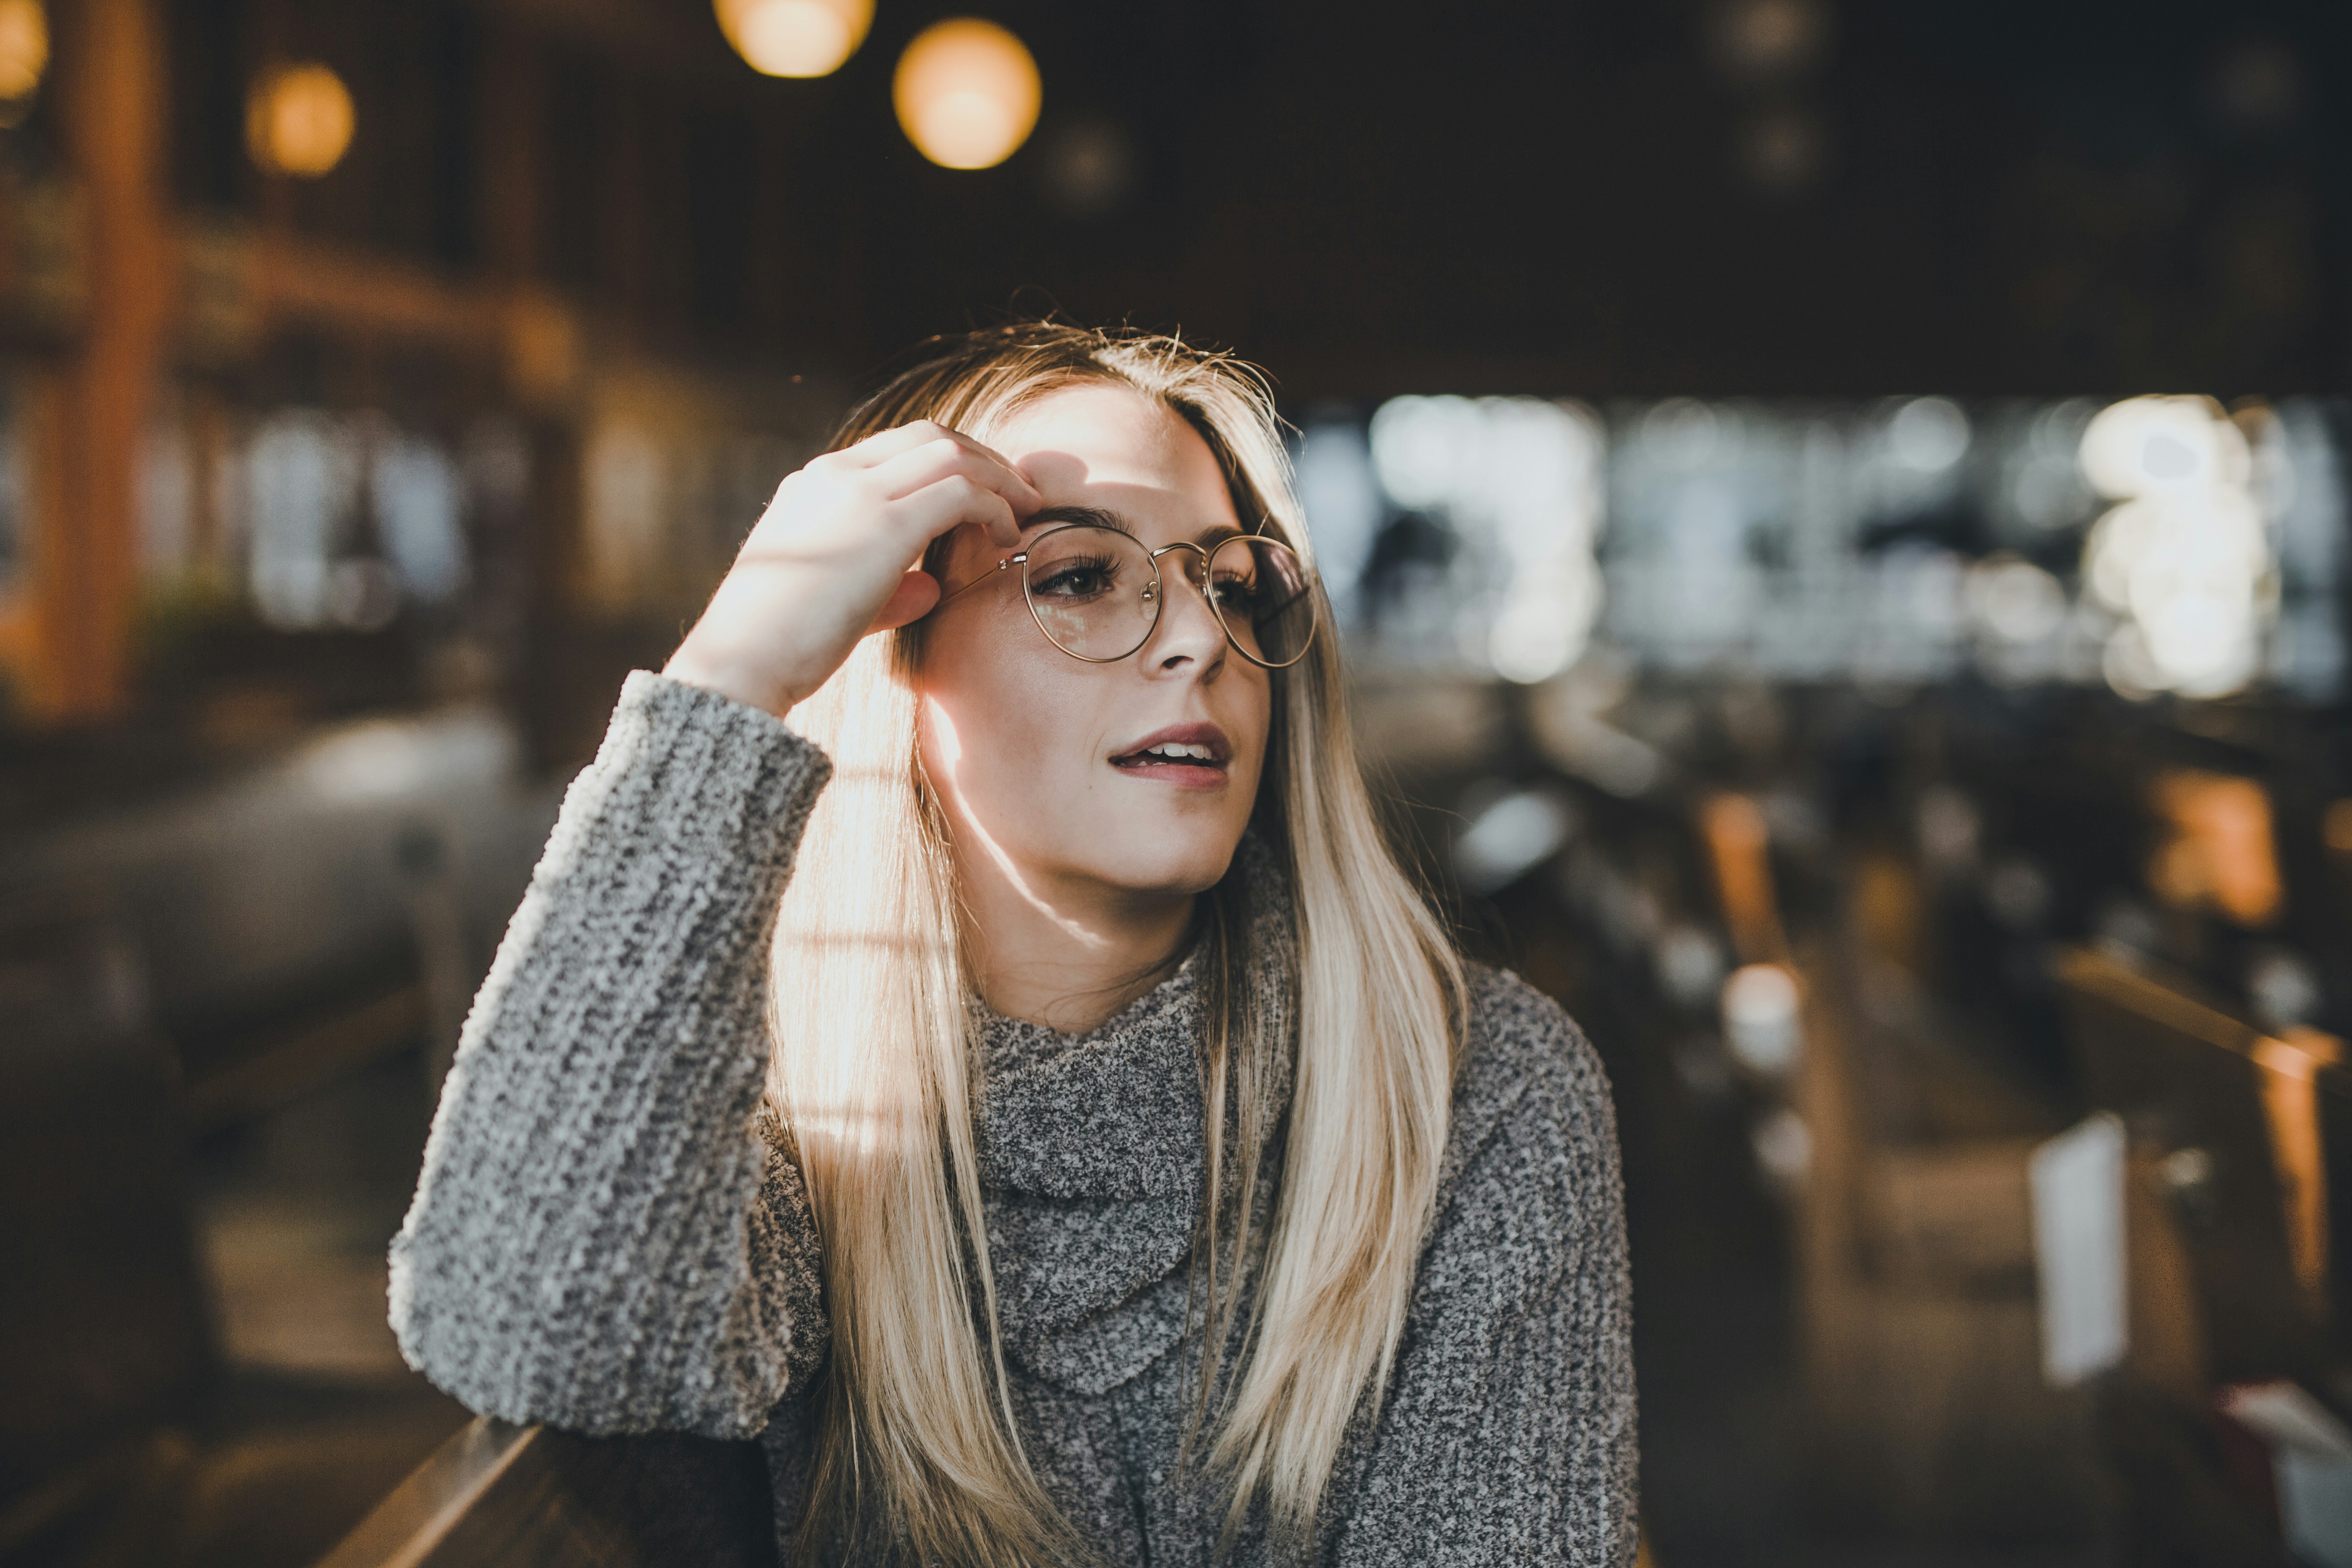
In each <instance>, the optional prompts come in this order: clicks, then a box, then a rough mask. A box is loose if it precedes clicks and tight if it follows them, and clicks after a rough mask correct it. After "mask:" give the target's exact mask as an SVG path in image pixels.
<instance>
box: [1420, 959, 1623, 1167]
mask: <svg viewBox="0 0 2352 1568" xmlns="http://www.w3.org/2000/svg"><path fill="white" fill-rule="evenodd" d="M1464 969H1465V976H1464V977H1465V981H1466V982H1467V984H1466V986H1465V990H1466V993H1467V994H1466V997H1465V1003H1466V1005H1465V1009H1464V1010H1465V1014H1466V1017H1465V1026H1464V1029H1463V1037H1462V1048H1461V1056H1460V1059H1459V1061H1458V1062H1457V1064H1456V1068H1455V1072H1454V1127H1453V1131H1452V1133H1451V1135H1450V1136H1449V1138H1448V1140H1447V1143H1448V1148H1447V1153H1448V1155H1449V1158H1448V1160H1447V1164H1448V1166H1449V1167H1454V1166H1456V1165H1457V1163H1466V1161H1467V1159H1468V1157H1469V1156H1471V1155H1472V1154H1474V1153H1475V1152H1477V1151H1478V1150H1479V1149H1480V1148H1482V1147H1483V1146H1485V1145H1486V1143H1488V1142H1491V1141H1492V1140H1493V1138H1494V1136H1495V1134H1496V1132H1498V1131H1504V1130H1505V1129H1506V1128H1509V1129H1514V1130H1517V1131H1520V1132H1522V1133H1524V1134H1527V1135H1528V1136H1530V1137H1532V1138H1533V1139H1534V1140H1535V1141H1536V1142H1538V1143H1543V1144H1549V1145H1552V1146H1555V1147H1556V1148H1558V1149H1559V1151H1560V1152H1564V1153H1572V1152H1577V1151H1578V1150H1579V1149H1580V1148H1581V1147H1582V1146H1583V1145H1585V1144H1587V1143H1588V1142H1590V1141H1591V1140H1592V1139H1594V1138H1597V1137H1602V1136H1605V1137H1606V1140H1607V1142H1608V1152H1609V1153H1610V1155H1611V1160H1612V1163H1614V1156H1615V1152H1616V1119H1615V1116H1614V1113H1613V1111H1612V1108H1611V1101H1610V1098H1609V1075H1608V1073H1607V1072H1606V1071H1604V1070H1603V1069H1602V1068H1601V1058H1600V1055H1599V1053H1597V1052H1595V1051H1594V1050H1593V1048H1592V1042H1591V1041H1590V1040H1588V1039H1586V1038H1585V1037H1584V1031H1583V1030H1582V1029H1580V1028H1578V1027H1577V1026H1576V1021H1575V1020H1574V1019H1572V1018H1570V1016H1568V1015H1567V1013H1565V1012H1564V1011H1562V1010H1561V1008H1560V1005H1559V1003H1557V1002H1555V1001H1553V1000H1552V999H1551V998H1550V997H1549V996H1547V995H1545V994H1543V993H1542V992H1540V991H1538V990H1537V989H1536V988H1535V987H1534V986H1532V985H1530V984H1528V983H1527V982H1526V981H1524V980H1522V979H1520V978H1519V977H1518V976H1517V975H1516V974H1514V973H1511V972H1510V971H1509V970H1507V969H1489V968H1488V967H1486V965H1485V964H1483V963H1473V964H1466V965H1465V966H1464ZM1587 1152H1590V1151H1587ZM1456 1156H1458V1157H1459V1160H1457V1158H1455V1157H1456Z"/></svg>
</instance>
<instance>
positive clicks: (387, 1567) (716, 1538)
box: [319, 1417, 776, 1568]
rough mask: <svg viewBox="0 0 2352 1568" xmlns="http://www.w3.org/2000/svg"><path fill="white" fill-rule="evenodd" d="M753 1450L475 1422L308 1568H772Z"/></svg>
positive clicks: (701, 1441) (762, 1477)
mask: <svg viewBox="0 0 2352 1568" xmlns="http://www.w3.org/2000/svg"><path fill="white" fill-rule="evenodd" d="M775 1562H776V1538H775V1518H774V1505H773V1501H772V1494H771V1491H770V1489H769V1480H768V1469H767V1465H766V1462H765V1460H764V1459H763V1458H761V1452H760V1447H759V1445H758V1444H756V1443H722V1442H716V1441H713V1440H711V1439H709V1438H705V1437H691V1436H683V1435H679V1434H663V1435H659V1436H644V1437H606V1438H593V1437H579V1436H572V1434H570V1433H567V1432H558V1431H555V1430H553V1429H552V1428H550V1427H545V1426H511V1425H509V1424H508V1423H506V1422H503V1421H493V1420H490V1419H489V1418H488V1417H483V1418H480V1419H478V1420H476V1421H475V1422H474V1423H473V1424H472V1425H470V1426H467V1427H466V1429H465V1430H463V1431H462V1432H459V1433H458V1434H457V1436H454V1437H452V1438H450V1439H449V1440H448V1441H447V1442H446V1443H444V1444H443V1445H442V1446H441V1447H440V1448H439V1449H438V1450H436V1452H435V1453H434V1455H433V1457H432V1458H429V1459H427V1460H426V1461H425V1463H424V1464H423V1465H422V1466H420V1467H419V1468H417V1470H416V1471H415V1474H413V1475H411V1476H410V1477H409V1478H408V1479H406V1480H404V1481H403V1482H402V1483H401V1484H400V1486H399V1487H398V1488H397V1489H395V1490H394V1492H393V1493H392V1494H391V1495H390V1496H389V1497H387V1498H385V1499H384V1500H383V1502H382V1503H380V1504H378V1505H377V1507H376V1509H375V1511H374V1512H373V1513H371V1514H369V1515H368V1517H367V1518H366V1519H365V1520H364V1521H362V1522H361V1524H360V1526H359V1528H358V1529H356V1530H354V1531H352V1533H351V1534H350V1535H349V1536H348V1537H346V1538H345V1539H344V1541H343V1542H342V1543H341V1545H340V1546H338V1547H336V1548H335V1549H334V1551H333V1552H330V1553H329V1554H328V1555H327V1556H326V1557H325V1558H324V1559H323V1560H322V1561H321V1562H320V1565H319V1568H395V1565H396V1568H542V1565H543V1568H635V1565H638V1564H644V1565H646V1568H656V1565H660V1564H668V1563H695V1564H697V1565H698V1568H771V1565H772V1564H773V1563H775Z"/></svg>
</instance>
